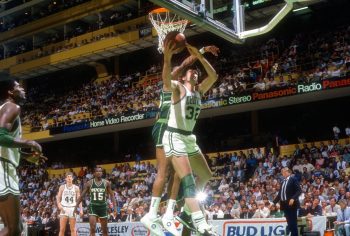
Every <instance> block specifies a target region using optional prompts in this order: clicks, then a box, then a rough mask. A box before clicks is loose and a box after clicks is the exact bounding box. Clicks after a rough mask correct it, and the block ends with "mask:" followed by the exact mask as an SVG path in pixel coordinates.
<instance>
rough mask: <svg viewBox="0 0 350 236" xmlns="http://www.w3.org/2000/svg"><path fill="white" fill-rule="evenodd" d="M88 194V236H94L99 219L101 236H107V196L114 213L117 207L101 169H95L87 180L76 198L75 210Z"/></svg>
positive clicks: (109, 185) (109, 184)
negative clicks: (92, 176)
mask: <svg viewBox="0 0 350 236" xmlns="http://www.w3.org/2000/svg"><path fill="white" fill-rule="evenodd" d="M88 192H89V194H90V204H89V207H88V208H89V223H90V235H95V232H96V222H97V218H99V219H100V223H101V229H102V234H103V236H107V235H108V234H107V232H108V230H107V217H108V204H107V195H109V197H110V199H111V200H112V202H113V207H114V211H117V205H116V202H115V197H114V192H113V191H112V189H111V183H110V182H109V181H108V180H105V179H103V178H102V168H101V167H96V168H95V171H94V178H93V179H91V180H89V181H88V182H87V183H86V184H85V186H84V189H83V192H82V194H81V196H80V197H79V198H78V200H77V203H76V208H77V207H78V205H79V203H80V202H81V201H82V199H83V198H84V196H85V195H86V194H87V193H88Z"/></svg>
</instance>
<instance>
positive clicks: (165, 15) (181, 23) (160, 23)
mask: <svg viewBox="0 0 350 236" xmlns="http://www.w3.org/2000/svg"><path fill="white" fill-rule="evenodd" d="M148 17H149V19H150V21H151V22H152V24H153V26H154V28H155V29H156V30H157V33H158V51H159V52H160V53H162V52H163V41H164V39H165V37H166V35H167V34H168V33H169V32H172V31H178V32H179V33H183V32H184V31H185V28H186V25H187V23H188V20H186V19H183V18H181V17H180V16H178V15H176V14H175V13H172V12H170V11H169V10H167V9H165V8H160V9H156V10H154V11H151V12H150V13H149V14H148Z"/></svg>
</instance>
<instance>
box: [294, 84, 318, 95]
mask: <svg viewBox="0 0 350 236" xmlns="http://www.w3.org/2000/svg"><path fill="white" fill-rule="evenodd" d="M319 90H322V85H321V84H319V83H312V84H309V85H305V84H299V85H298V93H308V92H314V91H319Z"/></svg>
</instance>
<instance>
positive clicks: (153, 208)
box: [149, 197, 160, 218]
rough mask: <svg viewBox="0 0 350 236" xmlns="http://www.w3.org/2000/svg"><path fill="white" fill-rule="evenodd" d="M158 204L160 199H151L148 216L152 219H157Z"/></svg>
mask: <svg viewBox="0 0 350 236" xmlns="http://www.w3.org/2000/svg"><path fill="white" fill-rule="evenodd" d="M159 204H160V197H152V198H151V205H150V206H149V214H150V215H151V216H152V217H154V218H156V217H157V212H158V208H159Z"/></svg>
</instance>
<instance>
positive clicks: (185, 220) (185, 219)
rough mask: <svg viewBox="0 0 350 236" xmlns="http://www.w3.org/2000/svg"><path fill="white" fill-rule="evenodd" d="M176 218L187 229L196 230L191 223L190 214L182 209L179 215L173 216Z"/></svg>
mask: <svg viewBox="0 0 350 236" xmlns="http://www.w3.org/2000/svg"><path fill="white" fill-rule="evenodd" d="M175 218H176V220H178V221H179V222H180V223H181V224H182V225H183V226H185V227H186V228H188V229H189V230H191V231H193V232H196V229H195V227H194V225H193V223H192V218H191V215H190V214H188V213H187V212H186V211H182V212H181V213H180V215H178V216H176V217H175Z"/></svg>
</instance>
